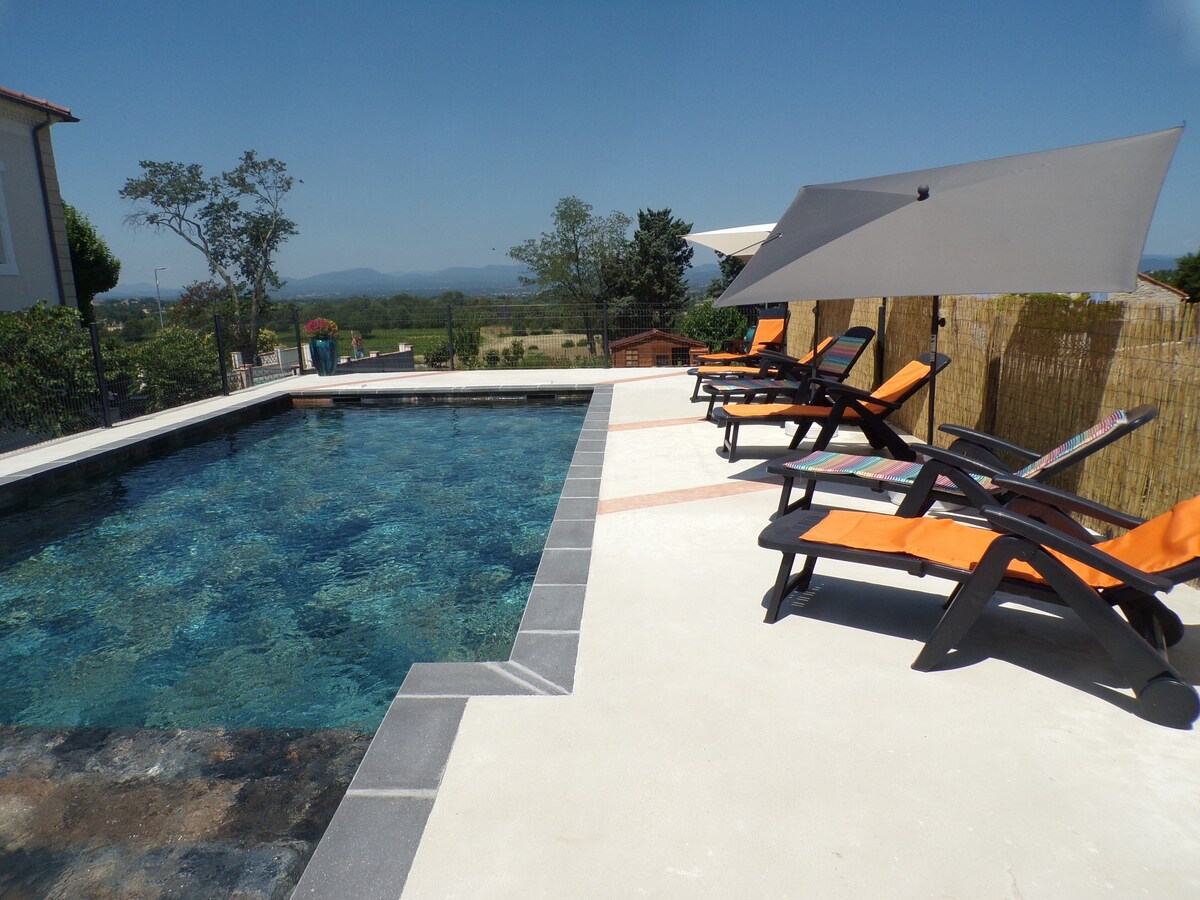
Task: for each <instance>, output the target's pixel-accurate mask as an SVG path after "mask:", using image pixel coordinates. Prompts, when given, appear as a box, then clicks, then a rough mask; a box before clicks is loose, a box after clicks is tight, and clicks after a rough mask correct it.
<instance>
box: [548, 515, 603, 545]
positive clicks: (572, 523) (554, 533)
mask: <svg viewBox="0 0 1200 900" xmlns="http://www.w3.org/2000/svg"><path fill="white" fill-rule="evenodd" d="M595 531H596V522H595V521H594V520H590V519H557V520H555V522H554V524H553V525H551V526H550V533H549V534H548V535H546V549H548V550H549V549H555V548H573V549H576V550H581V549H586V548H588V547H591V546H592V535H593V534H594V533H595Z"/></svg>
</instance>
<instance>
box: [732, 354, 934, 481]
mask: <svg viewBox="0 0 1200 900" xmlns="http://www.w3.org/2000/svg"><path fill="white" fill-rule="evenodd" d="M918 360H919V361H920V362H923V363H925V364H926V365H928V366H929V367H930V371H929V374H928V375H927V376H926V377H925V378H923V379H922V380H920V381H918V382H917V383H916V384H914V385H913V386H912V387H911V388H910V389H909V390H907V391H905V392H904V394H903V395H901V396H900V397H898V398H897V399H896V400H894V401H891V400H879V399H876V398H875V397H872V396H871V392H870V391H863V390H859V389H858V388H854V387H850V385H847V384H838V383H836V382H830V381H825V380H823V379H814V381H816V382H819V383H820V387H821V389H822V390H823V391H824V394H825V398H826V401H827V402H828V403H829V404H830V409H829V414H828V415H826V416H821V417H820V418H814V417H811V416H793V417H791V418H788V417H781V416H770V417H764V418H763V419H761V420H758V421H755V420H754V419H753V418H741V417H735V416H730V415H729V414H728V413H727V411H726V410H725V408H724V407H718V408H717V409H715V410H713V421H714V422H716V423H717V424H718V425H723V426H724V427H725V436H724V442H723V446H722V447H721V450H722V451H723V452H725V453H728V454H729V461H730V462H733V461H734V460H735V459H736V458H737V441H738V429H739V428H740V427H741V426H742V425H756V424H763V423H764V422H766V423H774V422H795V423H796V426H797V427H796V433H795V434H794V435H793V436H792V440H791V442H790V443H789V444H788V449H789V450H795V449H796V448H797V447H798V446H800V442H801V441H802V440H804V438H805V437H806V436H807V435H808V432H809V430H810V429H811V428H812V426H813V425H814V424H816V423H817V422H818V421H819V422H821V431H820V433H819V434H818V435H817V439H816V440H815V441H813V444H812V447H810V448H809V452H812V451H813V450H824V449H825V448H826V447H828V446H829V442H830V441H831V440H833V436H834V434H835V433H836V432H837V429H838V426H839V425H846V426H849V427H853V428H857V429H859V430H860V431H861V432H862V433H863V436H864V437H865V438H866V439H867V443H869V444H870V445H871V446H872V447H873V448H875V449H876V450H882V449H886V450H887V451H888V452H889V453H891V454H892V456H894V457H895V458H896V459H904V460H909V461H912V460H915V459H916V458H917V455H916V453H914V452H913V451H912V450H911V449H909V446H908V444H906V443H905V442H904V440H903V439H902V438H901V437H900V435H898V434H897V433H896V432H895V430H894V429H893V428H892V427H891V426H890V425H888V424H887V422H886V421H885V420H886V419H887V417H888V416H890V415H891V414H892V413H893V412H895V411H896V410H898V409H900V408H901V407H903V406H904V404H905V403H906V402H907V401H908V400H909V399H910V398H911V397H912V396H913V394H915V393H917V391H919V390H921V388H923V387H925V385H927V384H928V383H929V381H930V380H931V379H932V378H933V377H934V376H936V375H937V374H938V373H939V372H940V371H942V369H944V368H946V366H948V365H950V357H948V356H945V355H944V354H941V353H925V354H922V355H921V356H919V357H918ZM795 402H796V403H807V402H808V398H807V397H805V396H803V395H801V396H800V397H797V398H796V399H795ZM867 404H870V405H872V406H879V407H882V410H881V411H879V412H875V411H874V410H873V409H870V408H868V406H867ZM848 410H854V411H855V412H856V413H858V417H857V418H850V419H848V418H846V412H847V411H848Z"/></svg>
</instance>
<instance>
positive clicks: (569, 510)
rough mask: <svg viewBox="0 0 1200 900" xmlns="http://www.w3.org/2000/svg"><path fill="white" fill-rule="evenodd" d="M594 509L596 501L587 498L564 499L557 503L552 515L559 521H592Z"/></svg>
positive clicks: (594, 513)
mask: <svg viewBox="0 0 1200 900" xmlns="http://www.w3.org/2000/svg"><path fill="white" fill-rule="evenodd" d="M596 507H597V501H596V500H593V499H590V498H588V497H564V498H563V499H562V500H559V501H558V510H557V512H555V514H554V515H555V517H556V518H561V519H594V518H596Z"/></svg>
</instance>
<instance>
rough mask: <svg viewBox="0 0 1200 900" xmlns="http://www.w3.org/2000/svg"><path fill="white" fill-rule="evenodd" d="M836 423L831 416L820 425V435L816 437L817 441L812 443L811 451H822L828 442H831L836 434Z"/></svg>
mask: <svg viewBox="0 0 1200 900" xmlns="http://www.w3.org/2000/svg"><path fill="white" fill-rule="evenodd" d="M837 430H838V423H837V420H836V419H834V418H833V417H832V416H831V417H830V418H828V419H826V420H825V422H824V424H823V425H821V433H820V434H818V435H817V439H816V440H815V441H813V445H812V447H811V450H812V452H813V453H816V452H817V451H818V450H824V449H825V448H826V447H828V446H829V442H830V441H832V440H833V436H834V435H835V434H837Z"/></svg>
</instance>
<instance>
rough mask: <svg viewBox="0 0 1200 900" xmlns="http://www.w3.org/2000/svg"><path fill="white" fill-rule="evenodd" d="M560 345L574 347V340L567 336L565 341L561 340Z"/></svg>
mask: <svg viewBox="0 0 1200 900" xmlns="http://www.w3.org/2000/svg"><path fill="white" fill-rule="evenodd" d="M562 345H563V346H564V347H574V346H575V342H574V341H573V340H571V339H570V338H567V339H566V340H565V341H563V342H562Z"/></svg>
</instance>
